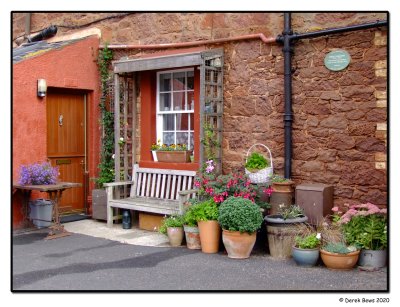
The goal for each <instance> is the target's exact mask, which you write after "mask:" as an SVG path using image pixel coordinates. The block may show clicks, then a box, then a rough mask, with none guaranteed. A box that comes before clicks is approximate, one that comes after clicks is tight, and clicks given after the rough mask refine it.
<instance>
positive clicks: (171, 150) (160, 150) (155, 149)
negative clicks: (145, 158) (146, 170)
mask: <svg viewBox="0 0 400 307" xmlns="http://www.w3.org/2000/svg"><path fill="white" fill-rule="evenodd" d="M151 152H152V155H153V159H154V161H156V162H170V163H187V162H191V159H190V156H191V155H192V152H193V150H188V149H187V145H186V144H170V145H167V144H161V141H160V140H158V141H157V144H152V145H151Z"/></svg>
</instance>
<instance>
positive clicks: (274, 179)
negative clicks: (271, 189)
mask: <svg viewBox="0 0 400 307" xmlns="http://www.w3.org/2000/svg"><path fill="white" fill-rule="evenodd" d="M288 181H290V179H286V178H284V177H282V176H279V175H273V176H272V177H271V182H279V183H282V182H288Z"/></svg>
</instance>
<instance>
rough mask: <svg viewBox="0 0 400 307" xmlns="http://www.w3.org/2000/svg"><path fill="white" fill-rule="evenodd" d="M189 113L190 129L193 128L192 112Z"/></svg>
mask: <svg viewBox="0 0 400 307" xmlns="http://www.w3.org/2000/svg"><path fill="white" fill-rule="evenodd" d="M189 115H190V128H189V129H190V130H194V113H189Z"/></svg>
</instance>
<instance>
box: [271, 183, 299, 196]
mask: <svg viewBox="0 0 400 307" xmlns="http://www.w3.org/2000/svg"><path fill="white" fill-rule="evenodd" d="M293 185H294V182H293V181H291V180H289V181H286V182H273V183H272V190H274V192H287V193H292V192H293Z"/></svg>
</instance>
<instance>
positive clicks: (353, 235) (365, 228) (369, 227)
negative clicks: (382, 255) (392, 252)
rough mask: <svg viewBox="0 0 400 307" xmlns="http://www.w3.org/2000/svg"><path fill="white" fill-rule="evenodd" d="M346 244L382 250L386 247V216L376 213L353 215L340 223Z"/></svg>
mask: <svg viewBox="0 0 400 307" xmlns="http://www.w3.org/2000/svg"><path fill="white" fill-rule="evenodd" d="M342 227H343V231H344V237H345V240H346V242H347V243H348V244H350V245H355V246H357V247H358V248H363V249H372V250H382V249H386V247H387V226H386V217H385V216H383V215H378V214H371V215H367V216H362V215H358V216H353V217H352V218H351V220H350V221H349V222H348V223H346V224H343V225H342Z"/></svg>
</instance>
